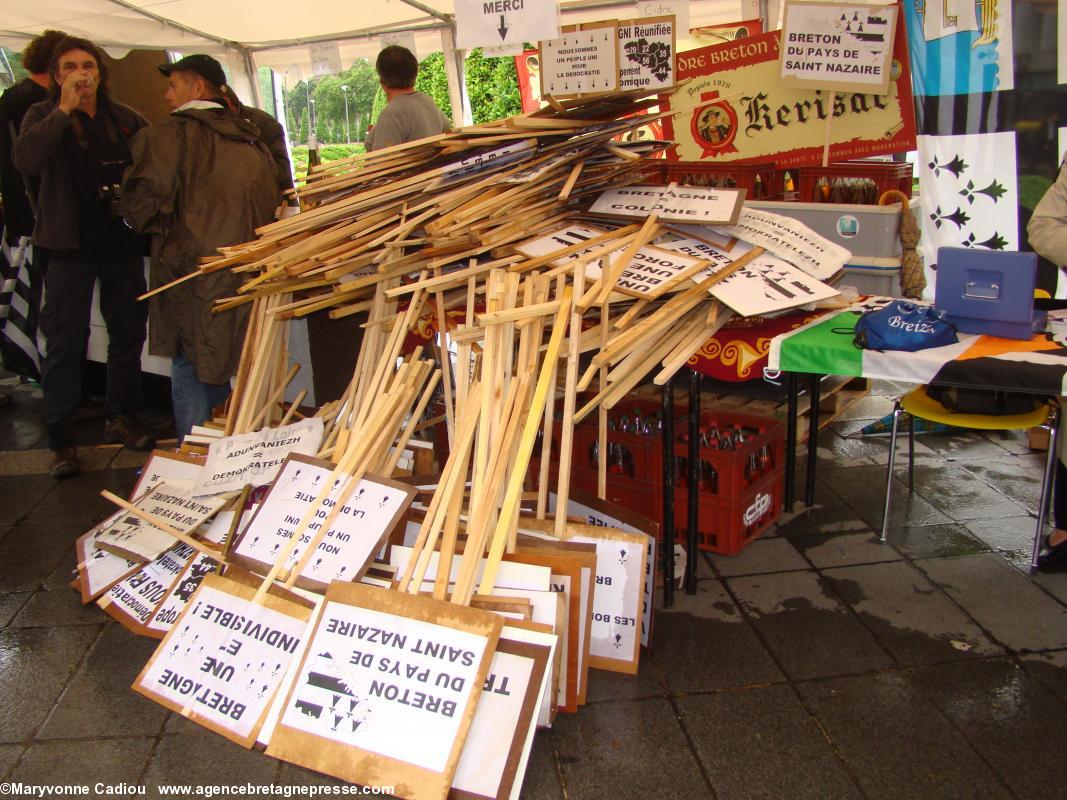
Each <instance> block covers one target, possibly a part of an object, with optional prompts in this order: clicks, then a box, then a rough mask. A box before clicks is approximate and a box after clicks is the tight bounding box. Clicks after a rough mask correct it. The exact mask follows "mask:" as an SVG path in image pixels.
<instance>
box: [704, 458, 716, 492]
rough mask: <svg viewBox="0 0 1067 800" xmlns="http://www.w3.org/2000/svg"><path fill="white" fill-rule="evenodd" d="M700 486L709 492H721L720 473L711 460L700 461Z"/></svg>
mask: <svg viewBox="0 0 1067 800" xmlns="http://www.w3.org/2000/svg"><path fill="white" fill-rule="evenodd" d="M700 488H701V489H703V490H704V491H705V492H708V493H709V494H718V493H719V473H718V472H717V471H716V470H715V467H713V466H712V464H711V462H710V461H701V462H700Z"/></svg>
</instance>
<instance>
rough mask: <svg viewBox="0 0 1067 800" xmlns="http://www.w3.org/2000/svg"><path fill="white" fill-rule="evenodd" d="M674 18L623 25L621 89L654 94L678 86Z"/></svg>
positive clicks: (620, 49) (620, 51)
mask: <svg viewBox="0 0 1067 800" xmlns="http://www.w3.org/2000/svg"><path fill="white" fill-rule="evenodd" d="M675 52H676V50H675V32H674V17H646V18H644V19H634V20H626V21H620V22H619V90H620V91H630V90H631V89H648V90H650V91H654V90H656V89H662V88H664V87H667V86H672V85H673V84H674V60H675V59H674V57H675Z"/></svg>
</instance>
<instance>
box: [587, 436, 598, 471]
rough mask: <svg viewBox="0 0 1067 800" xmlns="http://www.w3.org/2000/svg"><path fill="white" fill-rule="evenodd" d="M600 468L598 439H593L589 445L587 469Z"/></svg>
mask: <svg viewBox="0 0 1067 800" xmlns="http://www.w3.org/2000/svg"><path fill="white" fill-rule="evenodd" d="M599 466H600V439H599V438H597V439H594V440H593V441H592V442H590V444H589V468H590V469H596V468H597V467H599Z"/></svg>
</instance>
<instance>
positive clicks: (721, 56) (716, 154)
mask: <svg viewBox="0 0 1067 800" xmlns="http://www.w3.org/2000/svg"><path fill="white" fill-rule="evenodd" d="M902 28H903V25H902V22H901V18H900V16H899V15H898V18H897V34H896V41H895V43H894V49H893V62H892V68H891V80H890V84H889V92H888V93H887V94H885V95H875V94H863V93H858V92H833V91H828V90H821V89H816V90H810V89H789V88H784V87H781V86H779V85H778V74H779V68H778V58H779V45H780V41H781V32H780V31H771V32H769V33H764V34H761V35H759V36H753V37H749V38H746V39H741V40H738V41H734V42H729V43H727V44H720V45H711V46H709V47H703V48H700V49H698V50H690V51H689V52H686V53H679V55H678V80H679V81H684V80H686V79H687V78H692V79H693V82H692V83H690V84H689V85H687V86H685V87H684V88H683V89H681V90H680V91H678V92H675V93H674V94H673V95H671V97H670V98H669V99H665V101H664V106H665V107H666V108H669V109H670V110H671V111H680V112H681V113H679V114H676V115H674V116H672V117H668V118H667V119H665V120H664V128H665V132H666V136H667V138H668V139H672V140H674V141H675V142H677V146H676V147H675V148H674V149H673V150H671V151H668V156H667V157H668V158H669V159H672V160H676V161H677V160H680V161H715V162H739V163H745V162H749V163H756V162H767V161H774V162H776V163H777V165H778V166H780V167H793V166H804V165H817V164H821V163H822V156H823V143H824V141H825V138H826V126H827V118H828V117H829V118H830V120H829V124H830V154H829V159H830V161H842V160H845V159H849V158H863V157H866V156H874V155H884V154H888V153H898V152H904V151H907V150H913V149H915V109H914V106H913V104H912V96H911V76H910V74H909V72H908V59H907V42H906V39H905V35H904V31H903V30H902Z"/></svg>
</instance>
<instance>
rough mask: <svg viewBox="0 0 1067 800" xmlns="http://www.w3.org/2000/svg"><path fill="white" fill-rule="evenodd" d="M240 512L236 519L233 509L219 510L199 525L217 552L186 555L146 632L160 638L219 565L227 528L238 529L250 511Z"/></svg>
mask: <svg viewBox="0 0 1067 800" xmlns="http://www.w3.org/2000/svg"><path fill="white" fill-rule="evenodd" d="M240 516H241V518H240V519H238V518H237V517H238V512H237V511H220V512H219V513H218V514H216V515H215V517H214V519H212V520H211V523H210V524H208V525H204V526H203V528H202V529H201V530H202V535H203V538H204V542H205V543H210V544H213V545H217V546H218V547H219V552H218V553H217V554H214V553H211V552H197V553H196V554H195V555H193V557H192V558H191V559H189V561H188V562H187V563H186V565H185V567H184V568H183V569H182V571H181V573H179V575H178V579H177V580H176V581H174V584H173V585H172V586H171V587H170V589H169V590H168V592H167V594H166V596H165V597H164V598H163V599H162V600H161V601H160V602H159V603H158V604H157V605H156V607H155V609H154V610H153V611H152V617H151V619H149V620H148V622H147V623H146V624H145V634H146V635H147V636H154V637H156V638H157V639H158V638H162V637H163V636H164V634H166V632H167V631H169V630H170V628H171V626H172V625H173V624H174V623H175V622H176V621H177V619H178V617H179V616H180V615H181V612H182V609H183V608H185V605H186V603H188V602H189V599H190V598H191V597H192V596H193V592H195V591H196V589H197V587H199V586H200V582H201V581H203V579H204V578H205V577H206V576H208V575H211V574H213V573H215V572H218V571H219V570H220V569H221V568H222V558H223V554H224V553H225V552H226V551H225V546H226V544H227V542H228V539H229V537H230V534H231V532H232V531H236V530H240V526H241V524H242V523H246V522H247V521H248V518H249V516H250V514H249V513H248V512H243V513H242V514H241V515H240Z"/></svg>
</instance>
